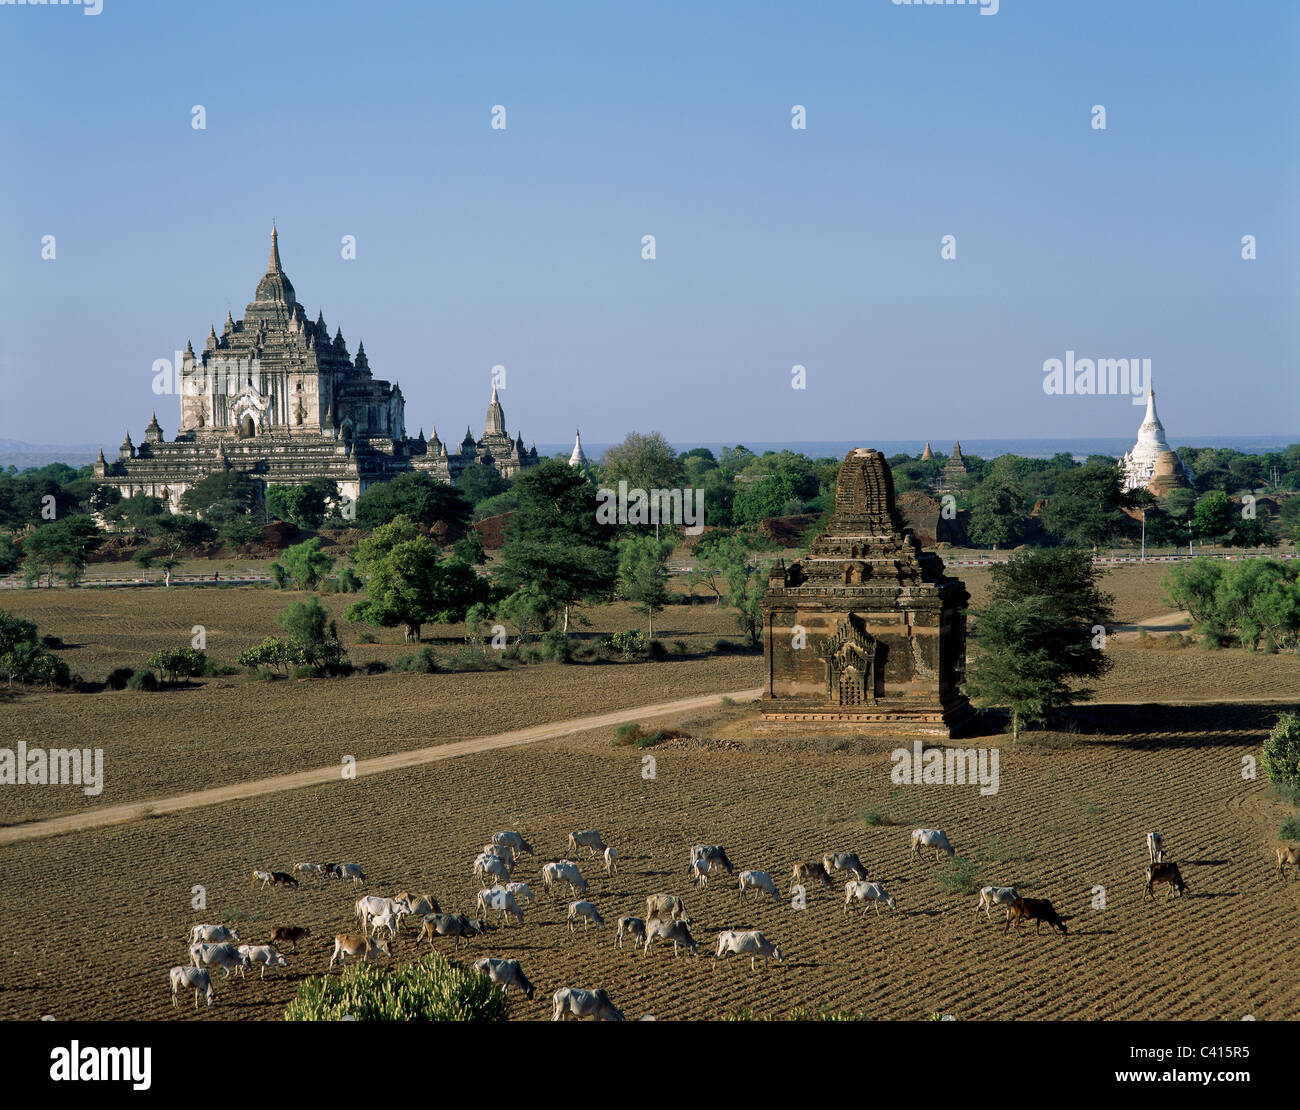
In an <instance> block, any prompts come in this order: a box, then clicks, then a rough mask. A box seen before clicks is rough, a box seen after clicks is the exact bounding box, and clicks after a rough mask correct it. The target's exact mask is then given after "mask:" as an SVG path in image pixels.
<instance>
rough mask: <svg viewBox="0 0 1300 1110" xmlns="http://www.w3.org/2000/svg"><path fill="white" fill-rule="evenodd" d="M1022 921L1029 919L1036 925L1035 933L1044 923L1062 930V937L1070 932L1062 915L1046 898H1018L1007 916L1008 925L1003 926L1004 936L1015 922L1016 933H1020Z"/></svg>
mask: <svg viewBox="0 0 1300 1110" xmlns="http://www.w3.org/2000/svg"><path fill="white" fill-rule="evenodd" d="M1022 919H1028V920H1030V921H1032V922H1033V923H1034V932H1035V933H1037V932H1038V931H1039V929H1041V928H1042V925H1043V922H1044V921H1046V922H1047V924H1048V925H1052V926H1055V927H1056V928H1057V929H1060V930H1061V935H1062V936H1064V935H1065V934H1066V933H1068V932H1069V930H1068V929H1067V928H1066V927H1065V921H1064V920H1063V919H1062V917H1061V915H1060V914H1059V913H1057V912H1056V908H1055V907H1054V906H1053V905H1052V903H1051V902H1049V901H1048V900H1047V899H1046V898H1017V899H1016V900H1015V901H1014V902H1012V903H1011V912H1010V913H1009V914H1007V923H1006V924H1005V925H1003V926H1002V932H1003V934H1005V933H1006V931H1007V930H1008V929H1010V928H1011V923H1012V922H1013V921H1014V922H1015V923H1016V931H1017V932H1019V931H1020V922H1021V920H1022Z"/></svg>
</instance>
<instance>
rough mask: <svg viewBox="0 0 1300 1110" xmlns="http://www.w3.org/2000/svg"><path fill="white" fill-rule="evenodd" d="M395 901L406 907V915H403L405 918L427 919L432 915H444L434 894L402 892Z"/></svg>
mask: <svg viewBox="0 0 1300 1110" xmlns="http://www.w3.org/2000/svg"><path fill="white" fill-rule="evenodd" d="M393 901H394V902H396V903H397V904H398V905H400V906H405V907H406V913H405V914H403V915H401V916H403V917H406V916H410V917H412V918H416V917H427V916H428V915H429V914H431V913H442V907H441V906H440V905H438V899H436V898H435V897H434V896H433V895H432V894H409V893H407V892H406V891H402V893H401V894H399V895H397V896H396V897H395V898H394V899H393Z"/></svg>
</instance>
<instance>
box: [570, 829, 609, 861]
mask: <svg viewBox="0 0 1300 1110" xmlns="http://www.w3.org/2000/svg"><path fill="white" fill-rule="evenodd" d="M579 848H586V849H587V851H589V852H590V853H591V854H592V855H593V856H599V855H600V854H601V853H602V852H604V851H605V842H604V841H603V840H601V839H600V833H598V832H597V831H596V830H595V829H583V830H582V831H581V832H571V833H569V851H570V852H576V851H577V850H578V849H579Z"/></svg>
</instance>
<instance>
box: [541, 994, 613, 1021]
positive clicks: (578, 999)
mask: <svg viewBox="0 0 1300 1110" xmlns="http://www.w3.org/2000/svg"><path fill="white" fill-rule="evenodd" d="M551 1002H552V1004H553V1006H554V1012H553V1013H552V1015H551V1020H552V1021H567V1020H568V1019H569V1016H570V1015H572V1016H573V1018H574V1020H576V1021H582V1020H583V1018H591V1019H592V1020H593V1021H622V1020H623V1011H622V1010H620V1009H619V1008H618V1007H617V1006H615V1005H614V1003H612V1002H611V1001H610V1000H609V995H608V994H606V993H605V991H604V990H603V989H601V990H594V991H584V990H579V989H578V988H577V987H561V988H560V989H559V990H558V991H556V992H555V994H553V995H552V996H551Z"/></svg>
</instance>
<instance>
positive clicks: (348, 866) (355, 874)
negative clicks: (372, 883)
mask: <svg viewBox="0 0 1300 1110" xmlns="http://www.w3.org/2000/svg"><path fill="white" fill-rule="evenodd" d="M335 866H336V868H337V870H336V871H335V874H336V875H337V876H338V877H339V878H340V879H351V880H352V882H353V883H364V882H365V881H366V877H365V875H364V874H363V873H362V871H361V864H359V863H340V864H336V865H335Z"/></svg>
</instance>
